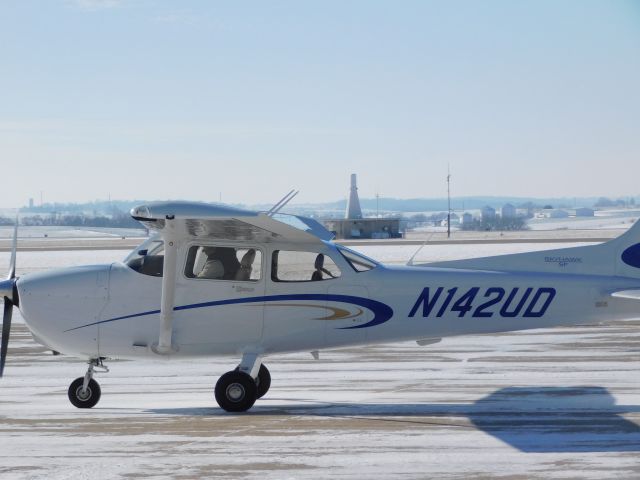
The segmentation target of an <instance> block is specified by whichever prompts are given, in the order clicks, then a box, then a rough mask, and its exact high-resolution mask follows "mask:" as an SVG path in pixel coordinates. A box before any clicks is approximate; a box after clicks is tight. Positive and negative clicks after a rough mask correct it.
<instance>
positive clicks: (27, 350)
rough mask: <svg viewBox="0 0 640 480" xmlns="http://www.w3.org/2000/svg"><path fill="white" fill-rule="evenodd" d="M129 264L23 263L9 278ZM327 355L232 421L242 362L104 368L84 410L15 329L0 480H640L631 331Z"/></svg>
mask: <svg viewBox="0 0 640 480" xmlns="http://www.w3.org/2000/svg"><path fill="white" fill-rule="evenodd" d="M563 246H567V245H566V244H563ZM367 248H369V249H378V248H380V250H375V251H373V252H372V251H369V250H367ZM402 248H404V247H402ZM425 248H427V247H425ZM431 248H433V247H431ZM443 248H447V247H443ZM450 248H461V249H463V250H460V251H458V253H457V255H458V257H459V256H468V255H469V254H473V255H476V256H480V255H485V254H492V253H499V252H502V251H505V250H506V251H509V252H510V251H511V250H510V249H511V248H513V245H511V244H509V245H473V246H469V245H467V246H462V247H458V246H454V247H450ZM361 250H362V251H363V252H364V253H366V254H368V255H371V256H374V257H376V258H380V257H385V258H388V259H390V260H394V259H395V260H405V258H404V255H405V252H404V251H403V250H402V249H401V248H400V249H398V248H396V247H366V248H362V249H361ZM412 250H413V249H412ZM480 250H482V252H480ZM411 253H413V251H412V252H411ZM442 255H445V253H442ZM450 255H454V254H452V253H450ZM122 256H123V252H122V251H99V252H86V251H76V252H47V253H46V254H45V253H43V252H25V253H21V254H20V255H19V258H18V271H19V273H20V272H23V273H24V272H25V271H35V270H37V269H39V268H45V267H52V266H61V265H65V264H80V263H96V262H102V261H105V262H106V261H112V260H118V259H121V258H122ZM408 256H410V254H409V255H408ZM408 256H407V258H408ZM447 258H449V257H447ZM6 263H8V255H4V254H2V255H0V268H1V267H2V265H6ZM320 355H321V357H320V360H318V361H316V360H313V358H312V357H311V355H309V354H293V355H278V356H273V357H269V358H268V359H267V360H266V364H267V365H268V367H269V368H270V370H271V374H272V379H273V383H272V388H271V390H270V391H269V393H268V394H267V395H266V396H265V398H264V399H262V400H260V401H258V402H257V404H256V406H255V407H254V409H252V410H251V411H250V412H249V413H247V414H242V415H233V414H228V413H225V412H223V411H221V410H220V409H219V408H218V407H217V405H216V403H215V400H214V398H213V385H214V384H215V382H216V381H217V378H218V377H219V376H220V375H221V374H223V373H224V372H225V371H227V370H229V369H231V368H232V367H234V366H235V361H236V359H229V358H227V359H224V358H223V359H207V360H202V361H181V362H175V363H174V362H166V361H159V362H148V361H147V362H111V363H110V364H109V367H110V368H111V372H110V373H108V374H100V375H98V376H97V380H98V381H99V382H100V384H101V386H102V392H103V396H102V399H101V401H100V403H99V404H98V405H97V406H96V407H95V408H94V409H91V410H87V411H84V410H78V409H75V408H74V407H72V406H71V404H70V403H69V402H68V400H67V395H66V390H67V387H68V385H69V383H70V382H71V381H72V380H73V379H74V378H76V377H78V376H81V375H82V374H83V373H84V370H85V366H84V365H83V364H82V363H81V362H79V361H77V360H74V359H72V358H69V357H64V356H53V355H51V353H50V352H47V351H45V350H44V349H43V348H41V347H39V346H37V345H36V344H34V343H33V342H32V340H31V338H30V335H29V334H28V332H27V330H26V328H25V326H24V325H20V324H18V325H16V326H15V328H14V330H13V332H12V337H11V345H10V350H9V359H8V363H7V367H6V370H5V377H4V378H3V379H2V380H0V445H1V446H2V448H0V478H9V479H14V478H25V479H26V478H29V479H58V478H59V479H66V478H70V477H75V478H87V479H95V478H107V479H108V478H118V479H119V478H139V477H143V478H152V479H155V478H157V479H161V478H162V479H164V478H242V479H289V478H291V479H324V478H329V477H331V478H358V479H361V478H372V479H387V478H402V479H424V478H439V479H451V478H523V479H524V478H527V479H529V478H544V479H547V478H557V479H564V478H593V479H601V478H614V477H615V478H640V375H639V374H638V361H639V360H640V323H638V322H635V323H634V322H628V323H618V324H615V325H610V326H598V327H575V328H558V329H551V330H537V331H529V332H519V333H509V334H502V335H490V336H467V337H458V338H449V339H445V340H443V341H442V342H441V343H438V344H435V345H430V346H425V347H420V346H417V345H416V344H415V343H413V342H405V343H395V344H390V345H382V346H373V347H366V348H357V349H356V348H354V349H346V350H340V351H333V352H321V354H320Z"/></svg>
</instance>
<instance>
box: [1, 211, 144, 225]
mask: <svg viewBox="0 0 640 480" xmlns="http://www.w3.org/2000/svg"><path fill="white" fill-rule="evenodd" d="M20 223H21V224H22V225H26V226H47V227H49V226H55V227H104V228H142V226H141V225H140V223H139V222H137V221H136V220H134V219H133V218H131V217H130V216H129V215H125V214H120V215H114V216H112V217H105V216H95V217H94V216H86V215H46V216H40V215H34V216H29V217H22V218H21V219H20ZM12 224H13V221H9V223H8V224H3V225H12Z"/></svg>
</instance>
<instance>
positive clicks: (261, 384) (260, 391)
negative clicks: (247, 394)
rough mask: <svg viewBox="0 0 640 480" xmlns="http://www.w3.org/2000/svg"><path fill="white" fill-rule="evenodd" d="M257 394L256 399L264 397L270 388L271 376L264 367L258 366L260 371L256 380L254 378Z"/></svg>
mask: <svg viewBox="0 0 640 480" xmlns="http://www.w3.org/2000/svg"><path fill="white" fill-rule="evenodd" d="M256 387H257V393H256V398H262V397H264V396H265V395H266V394H267V392H268V391H269V387H271V374H270V373H269V369H268V368H267V367H266V366H265V365H264V364H262V365H260V371H259V372H258V378H256Z"/></svg>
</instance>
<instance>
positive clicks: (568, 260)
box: [421, 220, 640, 278]
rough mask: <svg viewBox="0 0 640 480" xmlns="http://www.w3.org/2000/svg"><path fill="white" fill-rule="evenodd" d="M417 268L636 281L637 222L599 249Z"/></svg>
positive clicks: (639, 260)
mask: <svg viewBox="0 0 640 480" xmlns="http://www.w3.org/2000/svg"><path fill="white" fill-rule="evenodd" d="M421 266H429V267H446V268H461V269H471V270H500V271H527V272H545V273H551V272H557V273H573V274H581V275H608V276H614V275H618V276H624V277H632V278H640V220H638V221H637V222H636V223H635V224H633V225H632V226H631V228H630V229H629V230H628V231H626V232H625V233H624V234H623V235H621V236H619V237H618V238H614V239H613V240H610V241H608V242H605V243H602V244H599V245H588V246H584V247H570V248H561V249H557V250H544V251H540V252H527V253H516V254H511V255H499V256H495V257H484V258H473V259H468V260H454V261H447V262H436V263H429V264H423V265H421Z"/></svg>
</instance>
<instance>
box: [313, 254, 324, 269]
mask: <svg viewBox="0 0 640 480" xmlns="http://www.w3.org/2000/svg"><path fill="white" fill-rule="evenodd" d="M322 267H324V255H323V254H322V253H319V254H318V256H317V257H316V263H315V268H316V270H319V269H321V268H322Z"/></svg>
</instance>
